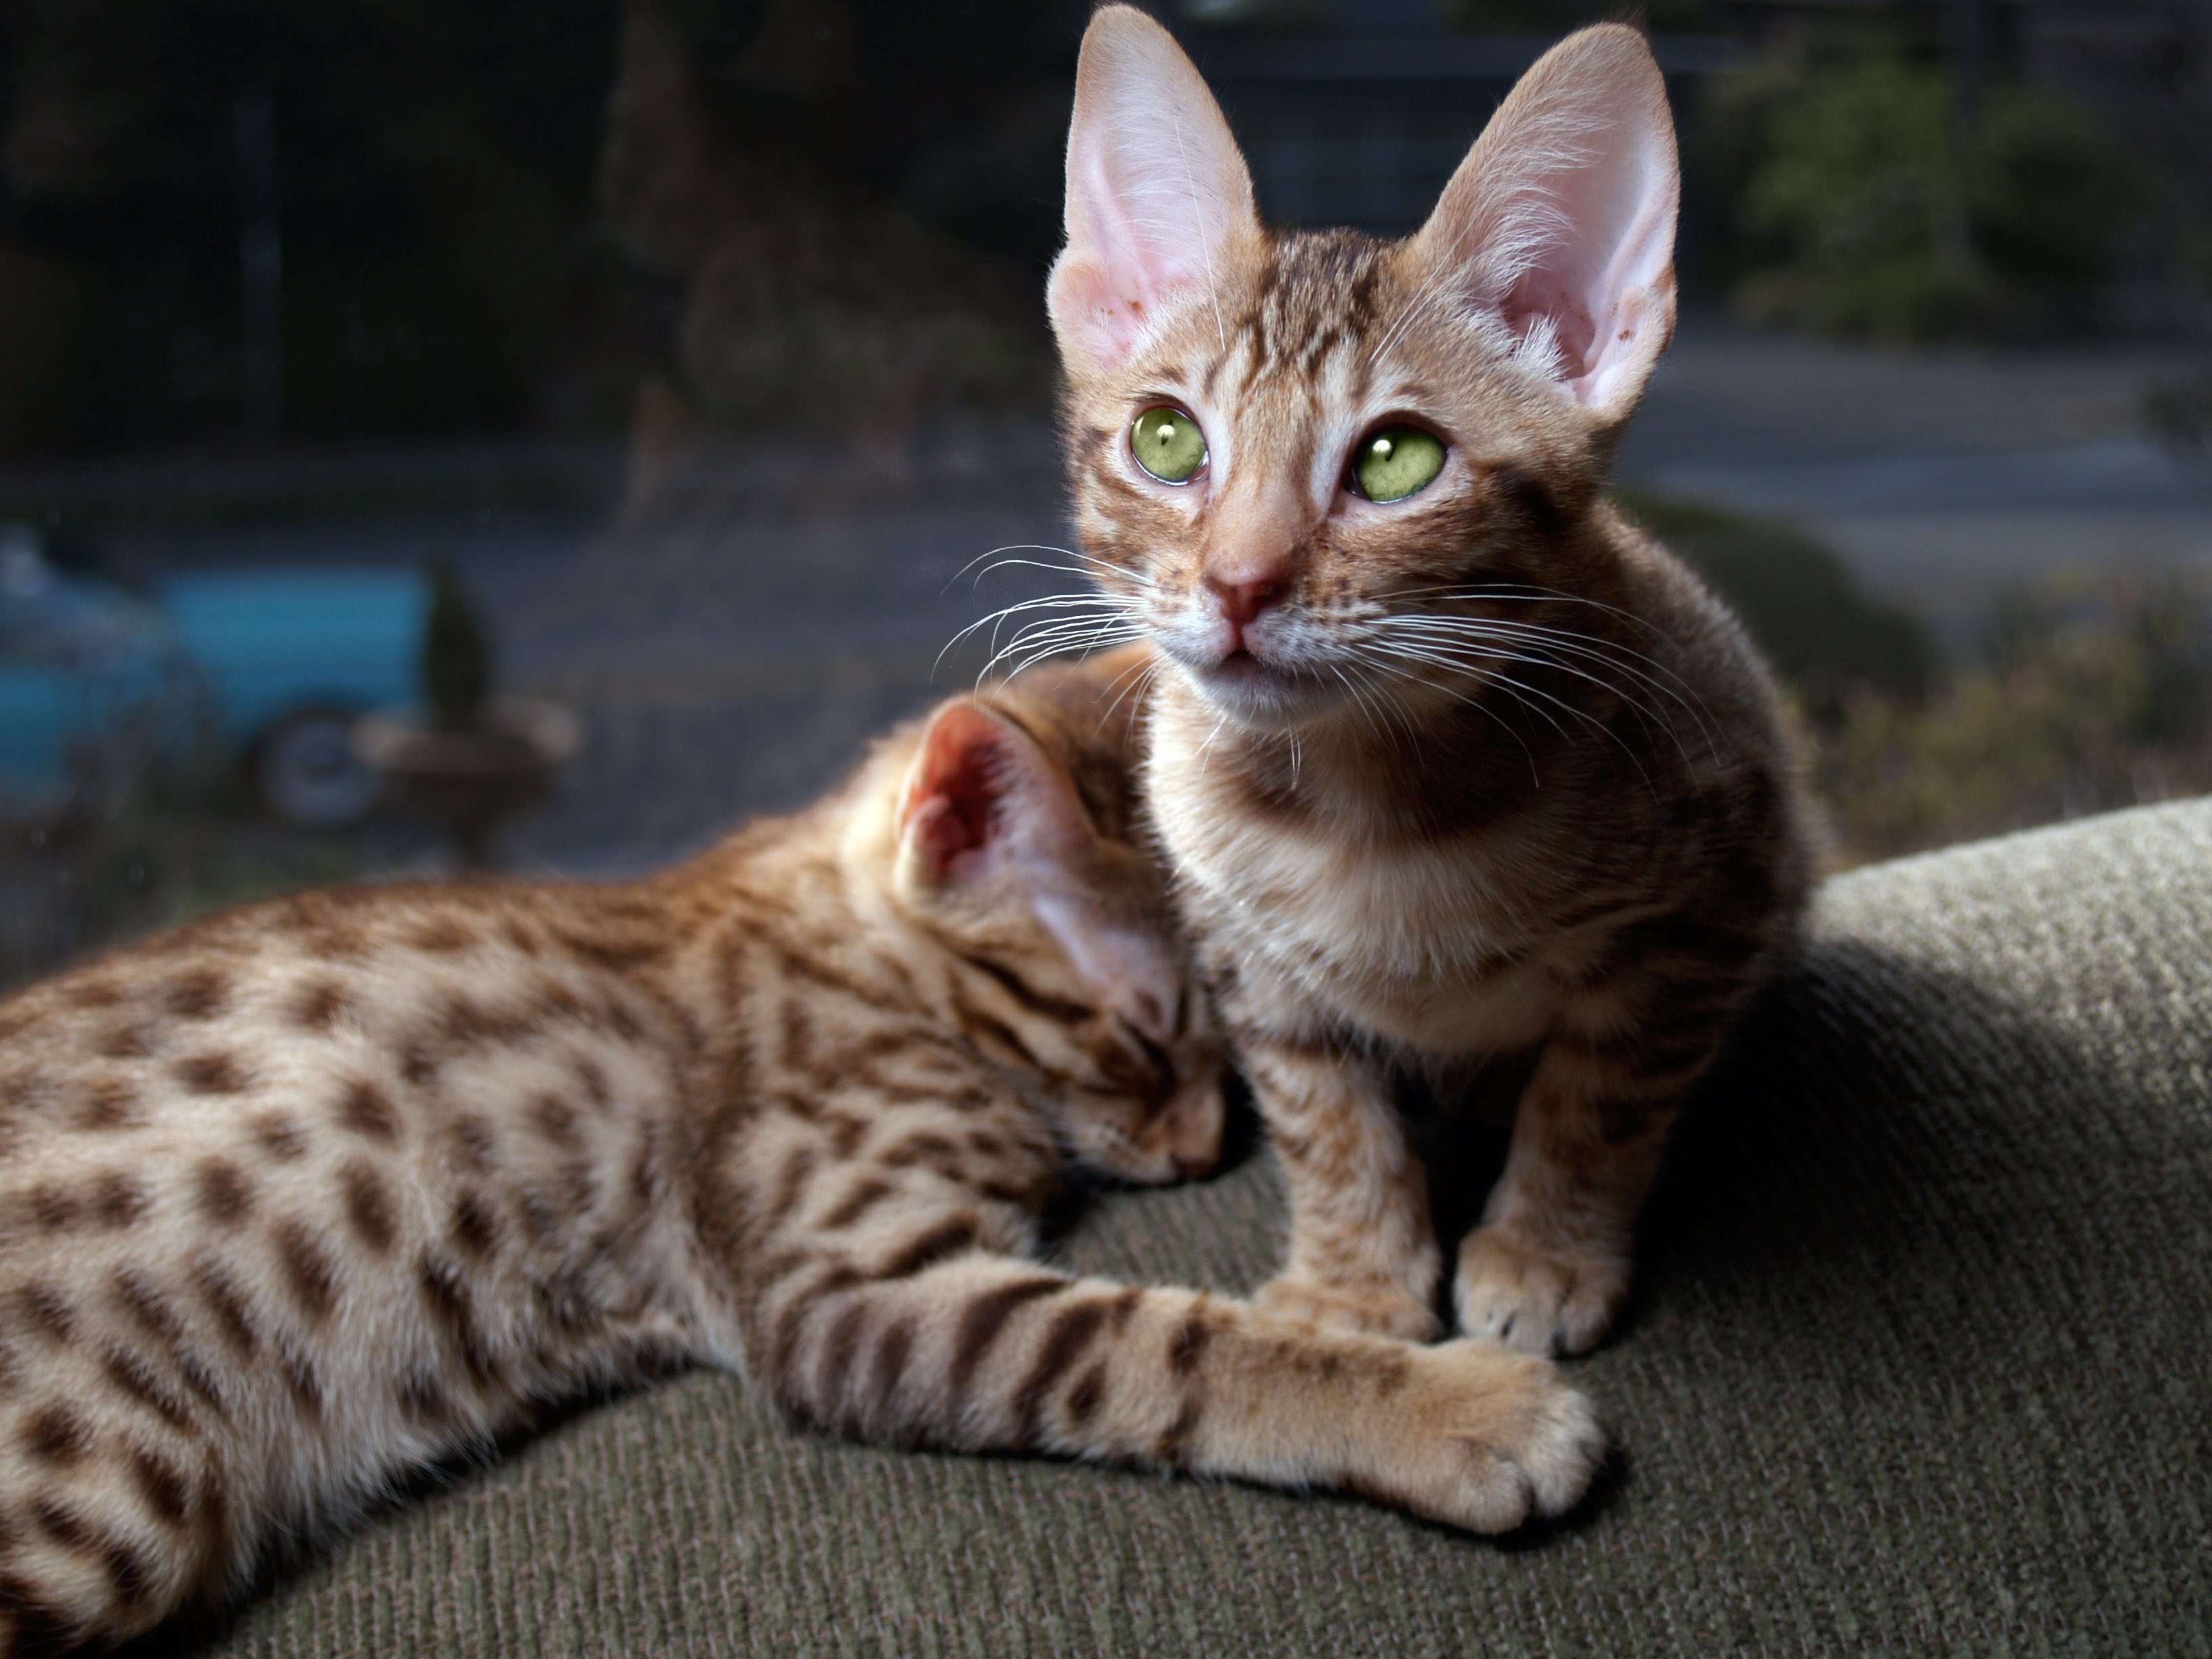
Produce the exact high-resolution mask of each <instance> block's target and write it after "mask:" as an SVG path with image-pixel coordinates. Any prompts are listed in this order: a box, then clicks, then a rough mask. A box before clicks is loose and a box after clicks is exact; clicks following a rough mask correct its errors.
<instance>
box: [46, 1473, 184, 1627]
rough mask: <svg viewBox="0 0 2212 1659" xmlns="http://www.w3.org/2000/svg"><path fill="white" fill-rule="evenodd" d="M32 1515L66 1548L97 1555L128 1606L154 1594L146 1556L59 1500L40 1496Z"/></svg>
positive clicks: (133, 1605) (55, 1540)
mask: <svg viewBox="0 0 2212 1659" xmlns="http://www.w3.org/2000/svg"><path fill="white" fill-rule="evenodd" d="M31 1518H32V1520H33V1522H36V1523H37V1525H38V1528H39V1530H40V1531H41V1532H43V1533H45V1534H46V1536H47V1537H49V1538H51V1539H52V1540H53V1541H54V1542H56V1543H57V1544H59V1545H61V1546H62V1547H64V1549H71V1550H75V1551H76V1552H77V1553H79V1554H81V1555H89V1556H93V1557H95V1558H97V1559H98V1560H99V1562H100V1565H102V1566H103V1567H105V1568H106V1570H107V1576H108V1577H109V1579H110V1580H111V1581H112V1582H113V1583H114V1585H115V1594H116V1595H117V1597H118V1599H120V1600H121V1601H122V1602H123V1603H124V1605H125V1606H126V1607H138V1606H141V1605H142V1604H143V1602H144V1601H146V1599H147V1597H148V1596H149V1595H152V1594H153V1593H154V1571H153V1569H152V1568H151V1567H150V1566H149V1565H147V1562H146V1559H145V1558H144V1557H143V1556H142V1555H140V1554H139V1553H138V1552H137V1550H135V1549H133V1548H132V1547H131V1546H130V1545H129V1544H128V1543H126V1542H125V1541H124V1540H122V1539H120V1538H118V1537H116V1536H115V1535H114V1534H112V1533H110V1532H108V1531H107V1530H106V1528H101V1527H98V1526H95V1525H94V1524H93V1523H92V1522H89V1521H88V1520H86V1519H85V1518H84V1516H81V1515H79V1514H78V1513H77V1512H76V1510H72V1509H70V1508H69V1507H67V1506H66V1505H65V1504H62V1503H61V1502H60V1501H59V1500H58V1499H56V1498H39V1499H38V1500H37V1501H36V1502H35V1503H33V1504H32V1505H31Z"/></svg>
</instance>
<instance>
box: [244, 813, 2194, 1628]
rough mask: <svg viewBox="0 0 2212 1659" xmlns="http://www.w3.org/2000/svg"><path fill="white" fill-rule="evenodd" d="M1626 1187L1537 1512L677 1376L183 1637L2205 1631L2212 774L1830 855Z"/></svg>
mask: <svg viewBox="0 0 2212 1659" xmlns="http://www.w3.org/2000/svg"><path fill="white" fill-rule="evenodd" d="M1489 1156H1490V1157H1491V1158H1492V1159H1493V1160H1494V1158H1495V1156H1496V1152H1495V1150H1494V1149H1492V1150H1491V1151H1490V1153H1489ZM1279 1225H1280V1221H1279V1195H1278V1190H1277V1187H1276V1184H1275V1181H1274V1176H1273V1169H1272V1165H1271V1164H1270V1162H1269V1160H1268V1158H1267V1156H1266V1155H1265V1154H1264V1152H1262V1153H1260V1154H1258V1155H1255V1156H1253V1157H1250V1158H1247V1159H1246V1160H1245V1161H1244V1163H1243V1164H1242V1166H1241V1167H1239V1168H1237V1170H1235V1171H1234V1172H1232V1173H1231V1174H1230V1175H1229V1176H1225V1178H1223V1179H1221V1180H1218V1181H1216V1182H1211V1183H1208V1184H1207V1185H1206V1186H1203V1187H1200V1188H1191V1189H1187V1190H1182V1191H1176V1192H1169V1193H1155V1194H1124V1195H1115V1196H1113V1197H1110V1198H1109V1199H1107V1200H1104V1201H1103V1203H1101V1204H1100V1205H1099V1206H1097V1207H1096V1208H1095V1209H1094V1210H1093V1212H1091V1215H1090V1216H1089V1217H1088V1218H1087V1219H1086V1220H1085V1222H1084V1224H1083V1225H1081V1226H1080V1227H1079V1229H1078V1231H1076V1232H1075V1234H1074V1236H1073V1237H1072V1238H1071V1239H1069V1241H1068V1242H1067V1243H1066V1246H1065V1249H1064V1251H1063V1254H1064V1255H1065V1257H1066V1259H1067V1260H1069V1261H1072V1262H1073V1263H1075V1264H1077V1265H1079V1266H1081V1267H1086V1268H1093V1269H1100V1270H1104V1271H1107V1272H1111V1273H1120V1274H1124V1275H1127V1276H1129V1277H1131V1278H1135V1279H1173V1280H1182V1281H1185V1282H1197V1283H1201V1284H1206V1285H1215V1286H1219V1287H1223V1288H1227V1289H1237V1288H1241V1287H1245V1286H1249V1285H1251V1284H1253V1283H1254V1282H1255V1280H1256V1279H1259V1278H1260V1277H1261V1276H1263V1275H1264V1273H1265V1272H1266V1270H1267V1267H1268V1264H1269V1261H1270V1258H1271V1256H1272V1255H1273V1250H1274V1248H1275V1242H1276V1238H1277V1235H1278V1231H1279ZM1647 1232H1648V1237H1647V1240H1646V1245H1645V1249H1644V1277H1643V1281H1642V1289H1641V1293H1640V1294H1639V1296H1638V1300H1637V1303H1636V1304H1635V1307H1634V1308H1633V1310H1632V1313H1631V1316H1630V1317H1629V1318H1628V1320H1627V1322H1626V1324H1625V1325H1624V1326H1623V1328H1621V1329H1620V1332H1619V1333H1618V1334H1616V1335H1615V1336H1614V1337H1613V1339H1612V1340H1610V1341H1609V1342H1608V1343H1607V1345H1606V1346H1605V1347H1604V1348H1603V1349H1602V1350H1601V1352H1598V1353H1597V1354H1595V1355H1594V1356H1592V1357H1591V1358H1588V1359H1585V1360H1583V1361H1580V1362H1577V1363H1576V1364H1575V1365H1574V1366H1573V1368H1572V1369H1573V1371H1574V1374H1575V1376H1577V1379H1578V1380H1579V1381H1580V1382H1581V1383H1583V1385H1584V1386H1585V1387H1587V1388H1588V1389H1589V1390H1590V1392H1591V1393H1592V1394H1593V1395H1595V1398H1596V1400H1597V1401H1598V1402H1599V1404H1600V1406H1601V1409H1602V1410H1603V1411H1604V1413H1605V1414H1606V1416H1607V1420H1608V1421H1609V1422H1610V1424H1611V1425H1613V1429H1614V1430H1615V1431H1616V1433H1617V1435H1618V1438H1619V1441H1620V1445H1621V1447H1622V1448H1623V1450H1622V1453H1621V1455H1620V1458H1619V1460H1618V1462H1617V1464H1616V1466H1615V1467H1614V1468H1613V1470H1612V1471H1611V1472H1610V1473H1609V1474H1607V1477H1606V1478H1605V1480H1604V1481H1603V1483H1602V1484H1601V1488H1600V1490H1599V1491H1598V1492H1597V1493H1596V1494H1595V1497H1594V1498H1592V1500H1591V1501H1590V1502H1589V1504H1586V1505H1585V1506H1584V1507H1583V1510H1581V1511H1580V1512H1579V1513H1577V1515H1576V1516H1574V1517H1573V1518H1572V1519H1571V1521H1570V1522H1567V1523H1566V1524H1565V1525H1563V1526H1560V1527H1558V1528H1553V1529H1550V1530H1547V1531H1543V1532H1540V1533H1533V1534H1528V1535H1523V1536H1521V1537H1517V1538H1515V1539H1512V1540H1509V1541H1504V1542H1503V1543H1498V1542H1486V1541H1480V1540H1475V1539H1469V1538H1464V1537H1460V1536H1457V1535H1455V1534H1449V1533H1447V1532H1444V1531H1443V1530H1440V1529H1437V1528H1431V1527H1427V1526H1424V1525H1420V1524H1419V1523H1416V1522H1411V1521H1408V1520H1407V1519H1405V1518H1404V1517H1402V1516H1398V1515H1395V1514H1392V1513H1389V1512H1387V1511H1385V1510H1379V1509H1375V1508H1372V1507H1370V1506H1368V1505H1366V1504H1361V1503H1358V1502H1355V1501H1350V1500H1346V1499H1340V1498H1333V1497H1324V1496H1316V1497H1297V1496H1290V1495H1285V1494H1282V1493H1278V1492H1262V1491H1255V1490H1251V1489H1248V1488H1245V1487H1242V1486H1227V1485H1205V1484H1200V1483H1199V1482H1196V1481H1188V1480H1164V1479H1159V1478H1156V1477H1153V1476H1150V1475H1145V1474H1133V1473H1128V1472H1125V1471H1119V1470H1102V1469H1097V1468H1076V1467H1069V1466H1065V1465H1059V1464H1054V1463H1050V1462H1036V1461H1027V1460H1017V1459H993V1460H983V1459H973V1458H958V1457H946V1456H935V1455H915V1454H902V1453H893V1452H886V1451H878V1450H875V1449H869V1448H866V1447H861V1446H854V1445H846V1444H842V1443H836V1442H833V1441H829V1440H824V1439H821V1438H817V1437H809V1436H804V1435H796V1434H793V1433H791V1432H789V1431H786V1430H784V1429H782V1428H781V1427H779V1426H778V1425H775V1423H774V1422H773V1421H772V1420H771V1419H769V1416H768V1414H767V1413H764V1412H763V1411H762V1410H761V1409H760V1408H759V1407H757V1406H756V1405H754V1404H753V1403H752V1402H751V1401H750V1400H749V1399H748V1397H747V1395H746V1393H745V1390H744V1387H743V1385H742V1384H741V1383H739V1382H738V1380H737V1379H736V1378H734V1377H731V1376H719V1375H709V1374H693V1375H689V1376H683V1377H680V1378H678V1379H677V1380H675V1381H674V1382H672V1383H669V1384H666V1385H664V1386H660V1387H657V1388H654V1389H649V1390H647V1391H646V1392H643V1393H641V1394H639V1395H635V1396H633V1397H630V1398H629V1399H626V1400H623V1401H619V1402H617V1403H616V1404H613V1405H611V1406H606V1407H596V1408H593V1409H591V1410H588V1411H586V1412H583V1413H579V1414H577V1415H575V1416H574V1417H572V1418H570V1419H568V1420H567V1421H566V1422H565V1423H563V1424H562V1425H559V1426H556V1427H555V1428H552V1429H550V1430H549V1431H546V1432H544V1434H542V1435H541V1436H539V1437H537V1438H536V1439H534V1440H532V1442H530V1443H527V1444H526V1445H524V1446H522V1447H520V1448H519V1449H516V1450H515V1451H514V1452H513V1454H512V1455H510V1456H508V1457H507V1459H506V1460H505V1461H504V1462H501V1464H499V1465H498V1466H497V1467H495V1468H487V1469H483V1470H479V1471H474V1472H471V1473H468V1474H465V1475H462V1476H460V1477H459V1478H457V1479H455V1480H453V1482H452V1483H451V1484H450V1485H447V1486H442V1487H441V1488H440V1489H438V1490H435V1491H433V1492H429V1493H428V1494H425V1495H422V1496H419V1497H417V1498H416V1499H415V1500H414V1501H412V1502H410V1504H408V1505H407V1506H405V1507H404V1508H402V1509H398V1510H394V1511H392V1512H389V1513H386V1514H384V1515H383V1516H380V1518H377V1519H375V1520H374V1521H372V1522H370V1523H369V1524H368V1526H367V1527H366V1528H363V1529H362V1530H361V1531H360V1532H358V1533H356V1534H354V1535H352V1536H350V1537H349V1538H347V1539H344V1540H343V1541H340V1542H338V1543H337V1544H336V1545H334V1546H332V1547H330V1548H328V1549H327V1550H325V1552H323V1553H320V1554H319V1555H318V1556H315V1557H313V1558H312V1559H310V1560H308V1561H307V1563H306V1564H304V1565H300V1566H296V1567H295V1568H293V1569H291V1570H289V1571H287V1572H286V1573H284V1574H283V1575H282V1576H281V1577H279V1578H278V1579H277V1580H276V1582H275V1583H273V1584H272V1585H270V1587H268V1588H267V1589H264V1592H263V1593H262V1594H261V1595H258V1597H257V1598H256V1599H255V1600H254V1601H252V1603H250V1604H249V1605H248V1606H247V1607H246V1608H245V1609H244V1610H243V1611H242V1612H241V1613H240V1615H239V1616H238V1617H237V1619H236V1620H235V1621H234V1623H232V1624H230V1625H229V1626H226V1627H224V1628H222V1630H220V1631H218V1632H215V1633H214V1634H212V1635H211V1636H210V1638H207V1650H208V1651H210V1652H214V1653H222V1654H238V1655H256V1656H263V1655H266V1656H277V1655H285V1656H289V1655H304V1654H323V1653H410V1654H423V1655H430V1654H478V1653H481V1654H500V1655H523V1654H537V1653H545V1654H563V1655H566V1654H577V1655H582V1654H697V1655H706V1654H749V1653H811V1654H841V1655H842V1654H854V1655H860V1654H885V1655H891V1654H897V1655H905V1654H915V1655H924V1654H976V1655H981V1654H993V1655H998V1654H1029V1653H1035V1654H1061V1653H1066V1654H1083V1653H1101V1654H1115V1655H1121V1654H1128V1655H1164V1654H1181V1653H1191V1654H1206V1655H1222V1656H1229V1655H1243V1654H1250V1655H1255V1656H1258V1655H1266V1656H1280V1655H1287V1654H1309V1653H1311V1654H1326V1655H1336V1654H1344V1655H1351V1654H1369V1653H1390V1654H1406V1655H1429V1654H1461V1653H1467V1654H1474V1653H1501V1654H1504V1653H1510V1654H1541V1653H1576V1654H1580V1653H1621V1654H1629V1653H1683V1654H1699V1655H1704V1654H1721V1653H1734V1652H1745V1653H1760V1654H1770V1653H1771V1654H1784V1653H1853V1654H1856V1653H1868V1652H1892V1653H1899V1654H1906V1653H1910V1654H1926V1653H1942V1652H1951V1653H1960V1654H1988V1653H2008V1652H2009V1653H2021V1654H2045V1653H2050V1654H2074V1653H2107V1654H2151V1653H2197V1654H2203V1653H2212V1336H2209V1335H2208V1330H2207V1327H2208V1323H2212V805H2208V804H2185V805H2179V806H2173V807H2166V808H2160V809H2155V810H2148V811H2136V812H2131V813H2126V814H2122V815H2118V816H2115V817H2108V818H2102V819H2098V820H2094V821H2092V822H2087V823H2081V824H2078V825H2075V826H2071V827H2069V828H2064V829H2057V830H2051V831H2046V832H2039V833H2036V834H2033V835H2027V836H2016V837H2014V838H2011V839H2008V840H2005V841H2002V842H1989V843H1985V844H1983V845H1980V846H1976V847H1971V848H1962V849H1958V850H1954V851H1952V852H1949V853H1945V854H1938V855H1936V856H1932V857H1928V858H1923V859H1918V860H1910V861H1906V862H1903V863H1898V864H1893V865H1889V866H1882V867H1879V868H1875V869H1869V870H1865V871H1862V872H1857V873H1855V874H1852V875H1850V876H1847V877H1844V878H1841V879H1839V880H1838V881H1836V882H1834V883H1833V884H1832V885H1831V886H1830V887H1829V889H1828V890H1827V891H1826V895H1825V896H1824V897H1823V899H1822V901H1821V903H1820V911H1819V919H1818V924H1817V927H1816V928H1815V931H1814V938H1813V940H1812V942H1811V944H1810V945H1808V948H1807V950H1806V951H1805V953H1804V955H1803V958H1802V962H1801V963H1799V964H1798V965H1797V966H1796V968H1795V969H1793V971H1792V972H1791V973H1790V975H1789V976H1788V977H1787V979H1786V980H1785V981H1784V983H1782V984H1781V985H1780V986H1779V987H1778V988H1777V989H1776V990H1775V992H1774V993H1773V994H1771V996H1770V997H1769V998H1768V999H1767V1000H1766V1001H1765V1005H1764V1006H1762V1007H1761V1008H1760V1009H1759V1012H1758V1013H1757V1015H1756V1017H1755V1018H1754V1019H1753V1021H1752V1022H1751V1023H1750V1024H1749V1026H1748V1028H1747V1030H1745V1032H1744V1033H1743V1034H1742V1037H1741V1042H1740V1043H1739V1045H1738V1052H1737V1053H1736V1054H1735V1056H1734V1057H1733V1059H1732V1060H1731V1061H1730V1062H1729V1065H1728V1066H1727V1067H1726V1069H1725V1072H1724V1074H1723V1076H1722V1077H1721V1078H1720V1079H1718V1080H1717V1082H1716V1084H1715V1085H1713V1086H1712V1087H1711V1089H1710V1090H1709V1091H1708V1093H1707V1097H1706V1098H1705V1101H1704V1102H1703V1103H1702V1105H1701V1107H1700V1109H1699V1111H1698V1113H1697V1114H1696V1115H1695V1116H1694V1117H1693V1118H1692V1120H1690V1121H1688V1122H1686V1125H1685V1127H1684V1130H1683V1133H1682V1134H1681V1136H1680V1139H1679V1141H1678V1146H1677V1153H1676V1156H1675V1158H1674V1164H1673V1166H1672V1172H1671V1175H1670V1177H1669V1179H1668V1182H1667V1184H1666V1187H1665V1189H1664V1192H1663V1194H1662V1198H1661V1199H1660V1200H1659V1202H1658V1204H1657V1206H1656V1208H1655V1210H1654V1212H1653V1214H1652V1216H1651V1218H1650V1226H1649V1228H1648V1230H1647Z"/></svg>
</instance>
